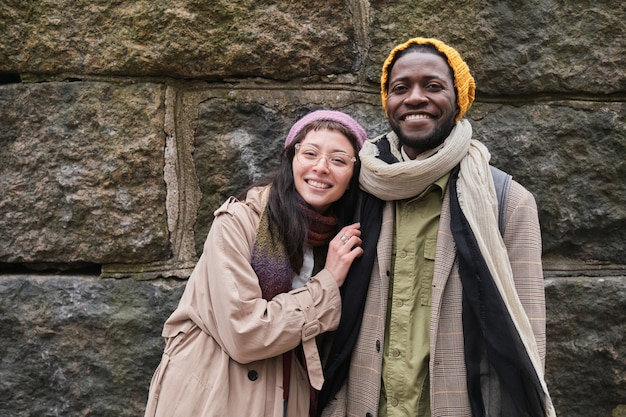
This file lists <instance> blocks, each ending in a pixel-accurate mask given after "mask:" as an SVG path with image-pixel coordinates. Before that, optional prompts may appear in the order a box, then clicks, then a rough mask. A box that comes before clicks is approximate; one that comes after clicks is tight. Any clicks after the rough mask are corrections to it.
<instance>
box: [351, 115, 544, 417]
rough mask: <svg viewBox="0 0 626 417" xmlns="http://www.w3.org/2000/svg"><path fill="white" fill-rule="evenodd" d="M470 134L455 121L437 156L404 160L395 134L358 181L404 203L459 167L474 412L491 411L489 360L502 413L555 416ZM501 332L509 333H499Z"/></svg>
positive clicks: (370, 156)
mask: <svg viewBox="0 0 626 417" xmlns="http://www.w3.org/2000/svg"><path fill="white" fill-rule="evenodd" d="M471 136H472V129H471V125H470V124H469V122H468V121H467V120H464V119H463V120H459V121H458V122H457V123H456V125H455V127H454V129H453V130H452V132H451V133H450V135H449V136H448V137H447V138H446V140H445V141H444V143H443V145H442V146H441V147H440V148H439V149H438V150H437V151H436V152H435V153H434V154H432V155H430V156H429V157H428V158H426V159H423V160H410V161H402V158H401V155H400V150H399V149H400V145H399V141H398V138H397V136H396V135H395V134H394V133H389V134H387V135H383V136H381V137H379V138H377V139H374V140H372V141H369V142H366V143H365V145H364V146H363V148H362V150H361V153H360V154H359V156H360V159H361V165H362V167H361V177H360V183H361V186H362V188H363V189H364V190H365V191H367V192H370V193H372V194H374V195H375V196H376V197H378V198H381V199H384V200H401V199H406V198H410V197H413V196H415V195H418V194H419V193H421V192H422V191H423V190H425V189H426V187H428V186H429V185H430V184H432V183H433V182H434V181H436V180H437V179H438V178H440V177H442V176H443V175H444V174H446V173H447V172H450V171H451V170H453V169H454V168H455V167H457V165H458V166H459V170H458V172H455V173H454V175H453V178H452V180H451V216H452V228H453V235H454V239H455V242H456V244H457V249H458V252H459V253H458V255H459V273H460V275H461V281H462V283H463V292H464V295H463V303H464V305H463V327H464V339H465V356H466V357H465V362H466V369H467V381H468V394H469V400H470V404H471V406H472V412H473V415H474V416H475V417H478V416H484V415H486V412H485V409H487V410H490V409H491V404H484V403H483V393H482V390H481V382H480V371H481V363H483V364H484V363H485V361H486V362H487V363H488V365H489V366H490V367H491V368H492V369H493V368H495V371H496V373H495V374H497V377H499V382H498V384H499V386H500V387H501V388H502V392H503V394H502V398H498V399H494V400H496V401H502V402H504V403H506V404H512V405H510V407H509V408H507V411H510V412H511V414H507V415H511V416H555V415H556V414H555V411H554V407H553V406H552V401H551V399H550V395H549V394H548V390H547V386H546V384H545V381H544V375H543V367H542V365H541V360H540V356H539V352H538V349H537V344H536V340H535V337H534V334H533V332H532V328H531V326H530V321H529V320H528V317H527V316H526V314H525V312H524V309H523V306H522V304H521V302H520V300H519V298H518V296H517V292H516V290H515V283H514V281H513V273H512V269H511V265H510V262H509V258H508V254H507V250H506V247H505V245H504V242H503V240H502V236H501V235H500V232H499V230H498V203H497V198H496V194H495V187H494V185H493V179H492V176H491V172H490V169H489V159H490V155H489V152H488V150H487V148H486V147H485V146H484V145H482V144H481V143H480V142H478V141H476V140H472V139H471ZM468 248H469V249H468ZM477 282H478V283H481V285H482V286H481V287H479V286H477ZM481 291H487V292H481ZM477 312H480V313H481V314H482V316H481V315H475V313H477ZM502 329H506V330H508V331H507V332H505V333H500V331H501V330H502ZM509 348H510V350H508V349H509ZM512 369H513V370H514V371H511V370H512ZM507 407H508V406H507Z"/></svg>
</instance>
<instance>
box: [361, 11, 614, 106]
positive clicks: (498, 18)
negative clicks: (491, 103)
mask: <svg viewBox="0 0 626 417" xmlns="http://www.w3.org/2000/svg"><path fill="white" fill-rule="evenodd" d="M371 3H372V5H371V6H370V16H371V19H372V24H371V26H370V30H369V35H370V39H371V41H370V42H371V46H372V47H371V49H370V60H369V61H368V65H367V74H368V78H369V79H371V80H373V81H375V82H377V81H378V79H379V77H380V68H381V65H382V63H383V62H384V60H385V58H386V57H387V55H388V54H389V51H390V50H391V48H393V47H394V46H395V45H396V44H397V43H398V41H404V40H408V39H410V38H413V37H416V36H423V37H436V38H440V39H442V40H444V41H446V42H449V43H450V44H451V45H454V46H455V47H456V48H457V49H458V50H459V52H460V53H461V55H462V56H463V57H464V59H465V60H466V61H467V62H468V64H469V65H470V68H472V73H473V74H474V77H475V78H476V81H477V88H478V91H479V93H481V94H490V95H491V94H498V95H514V96H515V95H536V94H556V95H559V94H580V93H594V94H600V95H606V94H612V93H619V92H621V93H623V91H624V90H625V89H626V78H625V77H624V76H623V71H624V70H623V68H624V67H626V54H624V52H625V45H626V27H625V26H624V24H623V17H624V15H626V3H624V2H621V1H612V0H604V1H559V0H530V1H523V2H520V1H517V0H506V1H498V2H488V1H484V0H478V1H467V2H463V3H459V2H449V1H445V0H427V1H420V2H408V1H397V2H389V1H385V0H376V1H372V2H371Z"/></svg>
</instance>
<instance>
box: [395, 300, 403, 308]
mask: <svg viewBox="0 0 626 417" xmlns="http://www.w3.org/2000/svg"><path fill="white" fill-rule="evenodd" d="M403 305H404V301H402V300H398V301H396V307H402V306H403Z"/></svg>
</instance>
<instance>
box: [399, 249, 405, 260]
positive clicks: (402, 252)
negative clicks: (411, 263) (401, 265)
mask: <svg viewBox="0 0 626 417" xmlns="http://www.w3.org/2000/svg"><path fill="white" fill-rule="evenodd" d="M398 256H399V257H400V258H406V252H405V251H403V250H401V251H400V253H399V254H398Z"/></svg>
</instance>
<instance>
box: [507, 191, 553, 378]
mask: <svg viewBox="0 0 626 417" xmlns="http://www.w3.org/2000/svg"><path fill="white" fill-rule="evenodd" d="M504 242H505V244H506V247H507V251H508V255H509V259H510V261H511V268H512V270H513V279H514V280H515V288H516V290H517V293H518V295H519V298H520V301H521V303H522V305H523V307H524V310H525V311H526V314H527V316H528V318H529V320H530V324H531V326H532V330H533V333H534V335H535V339H536V341H537V348H538V351H539V355H540V358H541V362H542V365H543V366H544V367H545V356H546V306H545V289H544V281H543V268H542V262H541V231H540V227H539V217H538V213H537V204H536V203H535V199H534V197H533V195H532V194H531V193H530V192H528V191H527V190H526V189H525V188H524V187H522V186H521V185H520V184H518V183H517V182H515V181H512V182H511V189H510V191H509V197H508V202H507V219H506V229H505V233H504Z"/></svg>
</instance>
